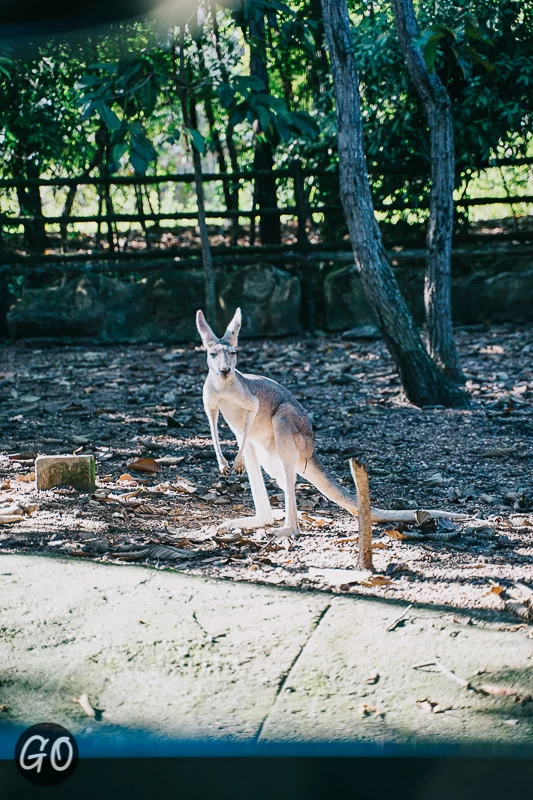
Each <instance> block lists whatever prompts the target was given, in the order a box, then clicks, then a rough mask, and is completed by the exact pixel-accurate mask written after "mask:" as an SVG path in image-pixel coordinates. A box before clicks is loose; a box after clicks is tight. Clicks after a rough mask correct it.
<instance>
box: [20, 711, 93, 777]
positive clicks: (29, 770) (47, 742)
mask: <svg viewBox="0 0 533 800" xmlns="http://www.w3.org/2000/svg"><path fill="white" fill-rule="evenodd" d="M15 761H16V763H17V767H18V771H19V772H20V774H21V775H23V776H24V778H26V780H27V781H29V782H30V783H34V784H36V785H37V786H56V785H57V784H58V783H63V781H66V780H67V778H70V776H71V775H72V773H73V772H74V770H75V769H76V767H77V765H78V745H77V744H76V740H75V738H74V736H73V735H72V734H71V733H70V731H67V729H66V728H63V727H62V726H61V725H56V724H55V723H53V722H41V723H40V724H39V725H32V726H31V728H28V729H27V730H25V731H24V733H22V734H21V735H20V736H19V739H18V741H17V744H16V746H15Z"/></svg>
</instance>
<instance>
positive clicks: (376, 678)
mask: <svg viewBox="0 0 533 800" xmlns="http://www.w3.org/2000/svg"><path fill="white" fill-rule="evenodd" d="M378 681H379V672H378V671H377V669H375V670H373V671H372V672H371V673H370V675H369V676H368V677H367V678H365V683H368V684H370V685H372V684H374V683H377V682H378Z"/></svg>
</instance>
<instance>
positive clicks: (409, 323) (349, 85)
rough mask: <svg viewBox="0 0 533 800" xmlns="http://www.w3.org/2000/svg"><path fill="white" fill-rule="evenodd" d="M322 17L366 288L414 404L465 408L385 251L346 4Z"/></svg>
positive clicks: (329, 4)
mask: <svg viewBox="0 0 533 800" xmlns="http://www.w3.org/2000/svg"><path fill="white" fill-rule="evenodd" d="M322 13H323V17H324V27H325V31H326V41H327V45H328V50H329V55H330V60H331V64H332V70H333V80H334V86H335V100H336V113H337V141H338V152H339V175H340V194H341V200H342V204H343V208H344V213H345V215H346V222H347V225H348V230H349V233H350V239H351V242H352V247H353V249H354V257H355V263H356V265H357V268H358V270H359V273H360V275H361V280H362V283H363V286H364V289H365V291H366V294H367V297H368V300H369V302H370V304H371V306H372V308H373V309H374V312H375V314H376V316H377V319H378V322H379V326H380V329H381V332H382V334H383V338H384V339H385V343H386V345H387V347H388V349H389V352H390V354H391V356H392V358H393V360H394V363H395V364H396V366H397V368H398V372H399V374H400V378H401V380H402V384H403V387H404V390H405V393H406V395H407V397H408V398H409V400H410V401H411V402H412V403H415V404H416V405H419V406H427V405H444V406H448V407H465V406H467V405H468V398H467V397H466V395H465V394H464V392H463V391H462V390H461V389H459V387H457V386H455V385H454V384H453V383H451V382H450V381H449V380H448V379H447V378H446V376H445V375H444V374H443V373H442V372H441V371H440V370H439V368H438V367H437V365H436V364H435V363H434V362H433V361H432V360H431V358H430V357H429V355H428V353H427V351H426V349H425V347H424V345H423V344H422V341H421V339H420V336H419V334H418V331H417V329H416V326H415V323H414V320H413V317H412V315H411V313H410V311H409V309H408V308H407V305H406V303H405V300H404V298H403V296H402V294H401V292H400V289H399V287H398V283H397V281H396V278H395V276H394V273H393V271H392V268H391V266H390V264H389V262H388V260H387V256H386V253H385V249H384V247H383V242H382V239H381V232H380V230H379V227H378V224H377V222H376V218H375V216H374V207H373V204H372V194H371V191H370V184H369V182H368V174H367V169H366V161H365V155H364V147H363V125H362V118H361V106H360V98H359V75H358V73H357V69H356V62H355V54H354V50H353V45H352V41H351V37H350V22H349V18H348V9H347V6H346V0H322Z"/></svg>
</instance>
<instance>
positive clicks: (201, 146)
mask: <svg viewBox="0 0 533 800" xmlns="http://www.w3.org/2000/svg"><path fill="white" fill-rule="evenodd" d="M188 132H189V135H190V137H191V139H192V143H193V145H194V147H195V149H196V150H197V151H198V152H199V153H203V152H204V150H205V139H204V137H203V136H202V134H201V133H200V132H199V131H197V130H196V129H195V128H188Z"/></svg>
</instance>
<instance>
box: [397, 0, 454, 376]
mask: <svg viewBox="0 0 533 800" xmlns="http://www.w3.org/2000/svg"><path fill="white" fill-rule="evenodd" d="M392 8H393V11H394V18H395V20H396V30H397V33H398V40H399V42H400V47H401V49H402V52H403V56H404V58H405V63H406V65H407V69H408V70H409V74H410V76H411V78H412V80H413V82H414V84H415V87H416V90H417V92H418V95H419V97H420V100H421V101H422V105H423V106H424V111H425V113H426V116H427V120H428V125H429V130H430V136H431V198H430V216H429V226H428V234H427V250H428V266H427V272H426V279H425V290H424V302H425V308H426V322H427V326H428V335H429V352H430V354H431V357H432V358H433V359H434V360H435V362H436V363H437V364H438V365H439V367H441V369H443V370H444V371H445V373H446V374H447V375H448V377H449V378H451V379H452V380H456V381H462V380H463V376H462V373H461V369H460V367H459V360H458V357H457V349H456V347H455V340H454V337H453V325H452V302H451V263H452V240H453V190H454V183H455V182H454V173H455V155H454V146H453V122H452V113H451V106H450V99H449V97H448V93H447V92H446V89H445V87H444V85H443V84H442V82H441V80H440V78H439V76H438V75H437V73H436V72H433V73H430V72H428V68H427V66H426V62H425V61H424V56H423V54H422V51H421V49H420V47H418V46H417V45H416V44H415V41H416V39H417V37H418V36H419V35H420V32H419V30H418V25H417V22H416V16H415V10H414V7H413V3H412V0H392Z"/></svg>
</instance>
